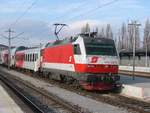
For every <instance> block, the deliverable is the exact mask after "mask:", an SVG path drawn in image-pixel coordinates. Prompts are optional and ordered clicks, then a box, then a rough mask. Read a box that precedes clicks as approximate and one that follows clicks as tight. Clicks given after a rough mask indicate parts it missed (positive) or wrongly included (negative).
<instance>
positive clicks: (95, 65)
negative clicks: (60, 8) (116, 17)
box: [0, 35, 120, 91]
mask: <svg viewBox="0 0 150 113" xmlns="http://www.w3.org/2000/svg"><path fill="white" fill-rule="evenodd" d="M13 53H14V54H11V61H12V60H13V59H14V61H13V62H12V64H11V66H14V67H15V68H20V69H27V70H31V71H33V72H35V73H40V74H42V75H44V76H48V77H49V78H54V79H59V80H60V81H62V82H69V83H71V84H73V83H76V84H79V85H80V86H81V87H82V88H84V89H86V90H89V91H93V90H112V89H115V88H118V87H120V84H119V83H118V82H117V81H118V80H119V76H118V55H117V51H116V47H115V43H114V41H113V40H112V39H107V38H100V37H97V36H96V37H95V36H90V35H78V36H76V37H71V38H67V39H64V40H56V41H54V42H53V43H47V44H46V45H45V46H44V47H38V48H26V47H18V48H16V49H14V52H13ZM0 59H1V61H2V64H5V65H8V63H6V62H8V52H7V51H3V52H1V55H0Z"/></svg>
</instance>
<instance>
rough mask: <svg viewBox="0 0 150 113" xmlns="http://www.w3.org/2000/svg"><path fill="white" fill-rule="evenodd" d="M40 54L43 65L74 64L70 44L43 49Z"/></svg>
mask: <svg viewBox="0 0 150 113" xmlns="http://www.w3.org/2000/svg"><path fill="white" fill-rule="evenodd" d="M42 54H43V62H45V63H65V64H73V63H74V57H73V47H72V44H65V45H59V46H53V47H49V48H45V49H44V50H43V53H42Z"/></svg>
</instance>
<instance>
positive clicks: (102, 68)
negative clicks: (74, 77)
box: [75, 64, 118, 73]
mask: <svg viewBox="0 0 150 113" xmlns="http://www.w3.org/2000/svg"><path fill="white" fill-rule="evenodd" d="M75 69H76V71H77V72H80V73H84V72H86V73H118V66H115V65H102V64H95V65H94V64H75Z"/></svg>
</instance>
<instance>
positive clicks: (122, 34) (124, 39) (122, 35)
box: [120, 23, 128, 49]
mask: <svg viewBox="0 0 150 113" xmlns="http://www.w3.org/2000/svg"><path fill="white" fill-rule="evenodd" d="M120 38H121V49H128V37H127V28H126V24H125V23H123V24H122V27H121V31H120Z"/></svg>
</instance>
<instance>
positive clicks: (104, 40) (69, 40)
mask: <svg viewBox="0 0 150 113" xmlns="http://www.w3.org/2000/svg"><path fill="white" fill-rule="evenodd" d="M78 37H82V38H83V39H84V41H85V42H86V43H90V42H93V43H101V44H106V43H107V44H114V41H113V39H108V38H104V37H98V36H97V37H91V36H90V37H89V36H87V35H78V36H75V37H70V38H65V39H63V40H56V41H54V42H49V43H47V44H46V45H45V47H51V46H55V45H62V44H67V43H72V42H75V41H76V40H77V39H78Z"/></svg>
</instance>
